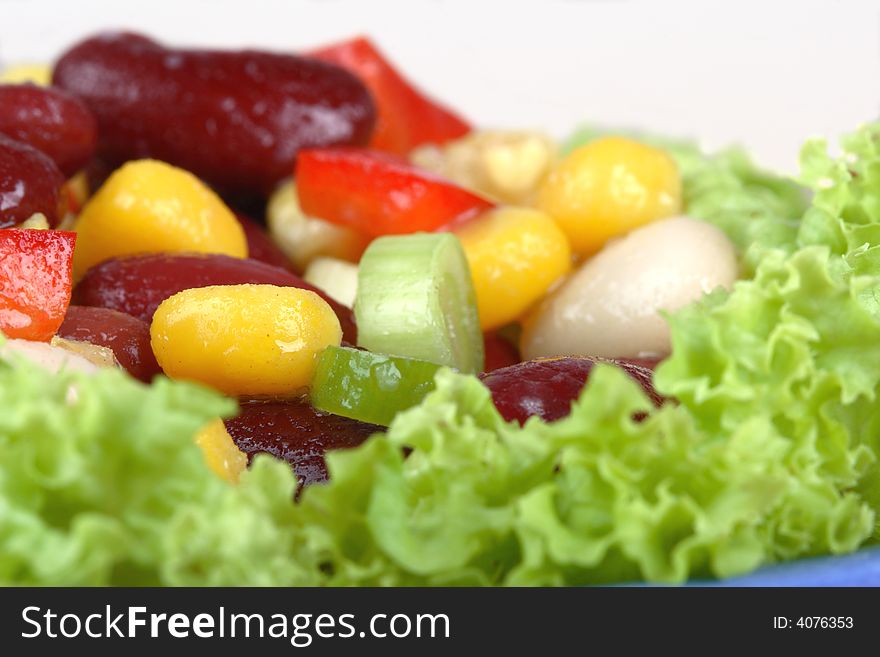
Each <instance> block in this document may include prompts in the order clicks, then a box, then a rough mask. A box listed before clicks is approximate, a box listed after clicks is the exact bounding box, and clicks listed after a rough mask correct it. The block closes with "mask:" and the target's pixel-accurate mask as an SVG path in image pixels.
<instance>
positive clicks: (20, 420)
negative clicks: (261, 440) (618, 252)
mask: <svg viewBox="0 0 880 657" xmlns="http://www.w3.org/2000/svg"><path fill="white" fill-rule="evenodd" d="M592 134H593V133H592V131H586V132H585V133H584V134H581V135H578V136H576V137H575V138H574V140H573V143H579V142H581V141H583V140H586V139H590V138H591V135H592ZM646 139H649V140H650V138H646ZM654 143H657V142H654ZM661 143H662V145H663V148H665V149H667V151H668V152H669V153H671V154H672V156H673V157H674V158H675V160H676V162H677V164H678V167H679V169H680V171H681V173H682V180H683V198H684V211H685V212H686V213H687V214H688V215H689V216H691V217H695V218H699V219H702V220H704V221H707V222H710V223H712V224H714V225H716V226H718V227H719V228H721V229H722V230H723V231H724V232H725V233H726V234H727V236H728V237H729V238H730V239H731V240H732V241H733V243H734V244H735V246H736V247H737V248H738V250H739V252H740V254H741V258H742V262H741V266H742V269H743V271H744V272H745V273H746V278H745V279H744V280H740V281H738V282H737V283H736V284H735V285H734V286H733V288H732V289H731V290H730V291H729V292H728V291H723V290H718V291H715V292H713V293H712V294H710V295H708V296H706V297H705V298H703V299H702V300H700V301H699V302H697V303H694V304H692V305H689V306H687V307H685V308H684V309H682V310H679V311H677V312H674V313H672V314H671V315H670V316H669V318H668V321H669V325H670V328H671V343H672V355H671V356H670V357H669V358H668V359H666V360H665V361H663V362H662V363H661V364H660V365H659V366H658V368H657V370H656V376H655V385H656V388H657V390H658V392H659V393H661V394H662V395H664V396H666V397H668V398H672V399H674V400H676V401H675V402H670V403H666V404H663V405H662V406H661V407H659V408H654V409H653V410H646V409H652V405H651V403H650V401H649V400H648V399H647V398H646V396H645V392H644V391H643V389H642V388H641V387H640V386H639V385H638V384H637V383H636V382H634V381H633V380H632V379H631V378H629V377H628V376H627V375H626V374H624V373H623V372H622V371H621V370H619V369H617V368H614V367H611V366H609V365H598V366H597V367H596V368H595V369H594V370H593V372H592V374H591V376H590V380H589V383H588V384H587V386H586V388H585V389H584V390H583V392H582V393H581V395H580V398H579V399H578V401H577V402H576V403H575V404H573V406H572V408H571V412H570V414H569V415H568V416H567V417H565V418H563V419H560V420H557V421H555V422H544V421H542V420H541V419H539V418H531V419H529V420H528V421H526V422H525V424H524V425H522V426H520V425H519V424H518V423H516V422H506V421H504V420H503V419H502V416H501V415H500V414H499V412H498V410H497V409H496V407H495V405H494V404H493V401H492V396H491V394H490V392H489V390H488V388H487V387H486V386H485V385H483V384H482V383H481V382H480V380H479V379H478V378H477V377H475V376H473V375H470V374H462V373H455V372H453V371H451V370H449V369H445V368H444V369H440V370H439V371H438V372H437V373H436V378H435V382H434V389H433V391H431V392H429V393H428V394H427V395H426V396H425V397H424V399H423V400H422V401H421V402H420V403H419V404H418V405H416V406H414V407H412V408H410V409H409V410H406V411H403V412H401V413H399V414H397V416H396V417H394V419H393V420H392V421H391V424H390V427H389V429H388V431H387V433H385V434H384V436H382V435H375V436H373V437H372V438H370V439H368V440H366V441H365V442H363V443H362V444H361V445H359V446H357V447H353V448H351V449H346V450H340V451H334V452H329V453H328V454H327V456H326V459H327V467H328V469H329V473H330V479H329V481H328V482H327V483H325V484H322V485H313V486H310V487H307V488H305V489H304V490H302V491H301V493H300V495H299V498H298V501H297V502H296V503H294V502H293V497H294V493H295V490H296V488H297V481H296V479H295V476H294V474H293V473H292V472H291V470H290V468H289V467H288V466H287V465H286V464H284V463H282V462H279V461H277V460H274V459H272V458H270V457H267V456H264V455H258V456H256V458H254V460H253V463H252V465H251V467H250V468H249V469H248V470H247V471H245V472H244V473H243V474H242V475H241V478H240V482H239V483H238V485H230V484H229V483H228V482H226V481H224V480H222V479H221V478H218V477H217V476H216V475H215V474H214V473H213V472H212V471H211V469H209V468H208V467H207V465H206V464H205V457H204V455H203V452H202V451H201V450H200V449H199V447H197V446H196V444H195V443H194V442H193V441H192V436H193V435H194V434H195V433H196V432H197V430H199V429H200V428H201V427H203V426H204V425H205V424H206V423H208V422H210V421H211V420H213V419H214V418H216V417H217V416H222V417H230V416H231V415H233V414H234V413H235V404H234V403H233V402H232V401H229V400H228V399H225V398H224V397H222V396H221V395H219V394H218V393H215V392H211V391H208V390H206V389H204V388H201V387H199V386H196V385H192V384H188V383H184V382H175V381H170V380H167V379H165V378H159V379H157V380H156V381H155V382H154V383H153V384H152V385H149V386H147V385H144V384H142V383H140V382H138V381H136V380H135V379H133V378H131V377H128V376H126V375H125V374H124V373H122V372H120V371H117V370H104V371H100V372H98V373H95V374H89V375H84V374H78V373H75V372H72V371H67V370H62V371H61V372H59V373H57V374H50V373H48V372H47V371H46V370H44V369H42V368H40V367H38V366H36V365H33V364H31V363H29V362H27V361H25V360H23V359H17V358H11V359H9V360H7V361H0V407H2V408H3V409H5V410H4V412H3V413H2V414H0V582H2V583H4V584H22V585H31V584H34V585H283V586H299V585H383V586H384V585H583V584H598V583H614V582H626V581H641V580H647V581H653V582H665V583H677V582H684V581H687V580H688V579H692V578H705V577H710V578H724V577H730V576H734V575H737V574H742V573H747V572H749V571H751V570H754V569H756V568H758V567H759V566H762V565H765V564H769V563H774V562H779V561H784V560H791V559H797V558H800V557H805V556H810V555H822V554H841V553H846V552H851V551H854V550H856V549H858V548H859V547H860V546H862V545H865V544H868V543H870V542H872V541H873V540H875V539H876V537H877V520H876V514H877V510H878V509H880V465H878V456H880V444H878V440H880V438H878V436H880V414H878V413H877V412H876V405H877V400H876V395H877V390H878V385H880V342H878V341H877V340H876V336H877V335H878V332H880V305H878V303H877V294H876V290H877V289H878V285H880V277H878V275H877V272H878V271H880V267H878V265H877V262H876V258H877V255H876V253H877V252H878V248H880V201H878V193H877V190H878V189H880V152H878V145H880V125H877V124H872V125H867V126H865V127H863V128H861V129H860V130H858V131H857V132H855V133H854V134H852V135H850V136H848V137H846V138H844V139H843V141H842V147H843V154H842V155H841V157H839V158H832V157H830V156H829V155H828V154H827V152H826V145H825V144H824V143H822V142H819V141H815V142H810V143H808V144H807V145H806V146H805V148H804V151H803V155H802V174H801V181H802V183H803V184H804V185H805V186H806V187H807V188H808V189H809V190H811V191H812V198H811V199H809V200H807V196H806V193H805V191H804V189H803V188H801V187H800V186H798V185H796V184H794V183H792V182H789V181H787V180H784V179H782V178H780V177H776V176H773V175H770V174H767V173H764V172H762V171H759V170H757V169H756V168H754V167H753V166H752V165H751V164H750V163H749V161H748V159H747V158H746V157H745V156H744V155H743V154H742V153H740V152H738V151H728V152H723V153H721V154H717V155H714V156H706V155H704V154H702V153H700V151H699V150H698V149H696V148H695V147H693V146H691V145H689V144H687V143H670V142H661Z"/></svg>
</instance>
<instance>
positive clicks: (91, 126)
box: [0, 84, 98, 178]
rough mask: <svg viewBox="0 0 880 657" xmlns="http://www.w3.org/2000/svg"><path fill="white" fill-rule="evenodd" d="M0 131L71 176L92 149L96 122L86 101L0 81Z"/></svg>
mask: <svg viewBox="0 0 880 657" xmlns="http://www.w3.org/2000/svg"><path fill="white" fill-rule="evenodd" d="M0 132H2V133H3V134H5V135H6V136H7V137H11V138H12V139H15V140H17V141H20V142H23V143H25V144H30V145H31V146H33V147H34V148H36V149H37V150H39V151H42V152H43V153H45V154H46V155H48V156H49V157H50V158H52V160H53V161H54V162H55V164H56V165H57V166H58V168H59V169H61V172H62V173H63V174H64V175H65V176H66V177H68V178H69V177H70V176H72V175H73V174H75V173H76V172H77V171H79V170H80V169H82V168H83V167H84V166H85V165H86V164H87V163H88V161H89V158H91V157H92V155H93V154H94V153H95V146H96V144H97V140H98V125H97V123H96V122H95V117H94V116H92V113H91V111H89V108H88V107H86V106H85V104H84V103H83V102H82V101H81V100H79V99H78V98H75V97H74V96H71V95H70V94H68V93H66V92H64V91H62V90H60V89H53V88H46V87H38V86H36V85H33V84H2V85H0Z"/></svg>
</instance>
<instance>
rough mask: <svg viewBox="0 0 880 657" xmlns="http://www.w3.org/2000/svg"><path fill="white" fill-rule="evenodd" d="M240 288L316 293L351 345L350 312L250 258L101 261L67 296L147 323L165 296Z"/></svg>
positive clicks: (191, 256)
mask: <svg viewBox="0 0 880 657" xmlns="http://www.w3.org/2000/svg"><path fill="white" fill-rule="evenodd" d="M243 283H254V284H267V285H280V286H285V287H298V288H302V289H304V290H311V291H313V292H317V293H318V294H319V295H320V296H321V297H322V298H323V299H324V300H325V301H327V303H329V304H330V307H331V308H333V311H334V312H335V313H336V316H337V317H338V318H339V324H340V326H341V327H342V335H343V339H344V340H345V341H347V342H350V343H352V344H354V343H356V341H357V329H356V328H355V323H354V315H353V313H352V311H351V309H350V308H347V307H345V306H343V305H342V304H340V303H338V302H337V301H334V300H333V299H331V298H330V297H328V296H327V295H326V294H324V293H323V292H321V291H320V290H318V289H317V288H315V287H314V286H312V285H309V284H308V283H306V282H305V281H304V280H303V279H301V278H300V277H299V276H297V275H296V274H293V273H291V272H289V271H287V270H285V269H281V268H280V267H273V266H272V265H267V264H266V263H264V262H259V261H258V260H253V259H251V258H232V257H229V256H224V255H198V254H166V253H156V254H147V255H140V256H132V257H127V258H116V259H112V260H107V261H106V262H103V263H101V264H100V265H97V266H95V267H92V268H91V269H90V270H89V271H88V273H86V275H85V276H84V277H83V279H82V280H81V281H80V282H79V283H78V284H77V286H76V287H75V288H74V291H73V299H74V303H77V304H79V305H83V306H98V307H101V308H112V309H113V310H118V311H120V312H124V313H128V314H129V315H132V316H134V317H137V318H139V319H141V320H143V321H145V322H147V323H149V322H150V321H152V319H153V313H155V312H156V308H158V307H159V304H160V303H162V302H163V301H165V299H167V298H168V297H170V296H172V295H174V294H177V293H178V292H182V291H183V290H189V289H192V288H198V287H208V286H209V285H240V284H243Z"/></svg>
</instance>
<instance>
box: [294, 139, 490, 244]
mask: <svg viewBox="0 0 880 657" xmlns="http://www.w3.org/2000/svg"><path fill="white" fill-rule="evenodd" d="M296 188H297V192H298V194H299V202H300V206H301V207H302V210H303V212H304V213H305V214H307V215H308V216H311V217H318V218H320V219H324V220H326V221H330V222H332V223H335V224H340V225H343V226H348V227H350V228H353V229H355V230H357V231H359V232H361V233H364V234H367V235H372V236H374V237H377V236H379V235H394V234H401V233H415V232H418V231H432V230H435V229H436V228H439V227H441V226H445V225H447V224H450V223H452V222H458V221H460V220H462V218H463V217H464V216H475V215H477V214H479V213H481V212H484V211H485V210H488V209H490V208H492V207H494V205H493V203H492V202H490V201H487V200H486V199H484V198H482V197H480V196H477V195H476V194H472V193H471V192H469V191H467V190H465V189H462V188H461V187H459V186H457V185H455V184H454V183H451V182H449V181H447V180H444V179H443V178H440V177H438V176H435V175H433V174H430V173H428V172H426V171H423V170H421V169H418V168H416V167H414V166H412V165H410V164H409V163H408V162H406V161H405V160H403V159H402V158H399V157H397V156H395V155H391V154H389V153H383V152H381V151H374V150H368V149H360V148H321V149H312V150H305V151H300V153H299V156H298V157H297V165H296Z"/></svg>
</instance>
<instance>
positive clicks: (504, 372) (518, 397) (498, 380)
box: [481, 357, 664, 424]
mask: <svg viewBox="0 0 880 657" xmlns="http://www.w3.org/2000/svg"><path fill="white" fill-rule="evenodd" d="M597 363H611V364H612V365H617V366H618V367H620V368H622V369H623V371H624V372H626V373H627V374H629V375H630V376H631V377H632V378H633V379H635V380H636V382H637V383H639V385H641V386H642V388H644V390H645V392H646V393H647V395H648V397H649V398H650V399H651V401H652V402H653V403H654V404H655V405H656V406H660V405H661V404H662V403H663V401H664V399H663V397H662V396H661V395H659V394H658V393H657V391H656V390H654V385H653V374H654V373H653V372H652V371H651V370H649V369H647V368H645V367H642V366H641V365H636V364H634V363H630V362H628V361H626V360H605V359H601V358H584V357H578V358H575V357H566V358H542V359H538V360H529V361H526V362H524V363H519V364H517V365H512V366H510V367H505V368H502V369H500V370H495V371H494V372H490V373H488V374H483V375H481V378H482V380H483V383H484V384H485V385H486V386H487V387H488V388H489V390H491V391H492V400H493V401H494V402H495V407H496V408H497V409H498V412H499V413H501V416H502V417H503V418H504V419H505V420H508V421H510V420H516V421H517V422H519V423H520V424H525V421H526V420H527V419H529V418H530V417H532V416H538V417H540V418H541V419H542V420H544V421H545V422H552V421H554V420H558V419H560V418H563V417H565V416H566V415H568V414H569V412H570V411H571V403H572V402H573V401H575V400H576V399H577V398H578V397H579V396H580V393H581V390H582V389H583V387H584V385H586V383H587V380H588V379H589V378H590V372H591V371H592V369H593V367H594V366H595V365H596V364H597Z"/></svg>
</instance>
